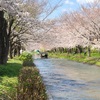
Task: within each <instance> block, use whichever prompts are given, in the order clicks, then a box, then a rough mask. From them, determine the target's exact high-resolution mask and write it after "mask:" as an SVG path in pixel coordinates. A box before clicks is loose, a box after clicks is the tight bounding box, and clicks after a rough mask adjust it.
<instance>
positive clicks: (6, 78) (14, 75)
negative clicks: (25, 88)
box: [0, 59, 22, 100]
mask: <svg viewBox="0 0 100 100" xmlns="http://www.w3.org/2000/svg"><path fill="white" fill-rule="evenodd" d="M21 68H22V62H21V61H19V60H15V59H12V60H11V59H10V60H9V61H8V63H7V64H6V65H0V100H1V98H4V96H9V95H13V94H14V93H15V92H16V86H17V84H18V75H19V71H20V69H21ZM2 96H3V97H2ZM7 98H8V97H7Z"/></svg>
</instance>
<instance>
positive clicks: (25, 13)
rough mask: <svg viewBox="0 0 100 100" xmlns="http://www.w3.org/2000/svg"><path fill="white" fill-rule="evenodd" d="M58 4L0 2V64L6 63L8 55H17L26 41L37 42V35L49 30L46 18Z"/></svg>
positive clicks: (43, 0)
mask: <svg viewBox="0 0 100 100" xmlns="http://www.w3.org/2000/svg"><path fill="white" fill-rule="evenodd" d="M60 2H61V0H60V1H59V2H58V3H57V4H56V5H54V6H51V4H50V2H49V1H47V0H0V64H5V63H7V59H8V54H9V55H10V58H13V56H15V55H16V54H17V55H19V54H20V50H21V49H22V48H25V47H24V46H25V44H27V42H28V41H30V40H32V41H36V42H38V37H39V36H40V35H39V34H40V33H44V32H47V31H48V30H49V29H50V28H49V27H48V28H47V27H46V25H47V24H45V20H46V18H47V17H48V16H49V15H50V14H51V13H52V12H53V11H54V10H55V9H56V8H57V7H58V5H59V4H60ZM42 37H43V36H42ZM32 41H31V42H32Z"/></svg>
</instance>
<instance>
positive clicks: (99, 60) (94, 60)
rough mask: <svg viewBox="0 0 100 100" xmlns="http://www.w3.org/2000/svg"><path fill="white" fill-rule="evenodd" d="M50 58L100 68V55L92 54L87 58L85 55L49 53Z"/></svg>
mask: <svg viewBox="0 0 100 100" xmlns="http://www.w3.org/2000/svg"><path fill="white" fill-rule="evenodd" d="M49 57H50V58H62V59H68V60H72V61H77V62H82V63H87V64H92V65H97V66H100V54H99V53H92V54H91V57H88V56H85V55H84V54H68V53H49Z"/></svg>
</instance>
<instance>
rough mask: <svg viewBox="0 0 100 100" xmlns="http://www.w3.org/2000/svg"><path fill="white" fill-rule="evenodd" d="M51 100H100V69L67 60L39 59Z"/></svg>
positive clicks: (38, 62)
mask: <svg viewBox="0 0 100 100" xmlns="http://www.w3.org/2000/svg"><path fill="white" fill-rule="evenodd" d="M35 64H36V65H37V67H38V68H39V70H40V73H41V75H42V77H43V80H44V83H45V85H46V88H47V91H48V94H49V96H50V100H100V68H99V67H96V66H93V65H87V64H82V63H77V62H72V61H67V60H65V59H37V60H35Z"/></svg>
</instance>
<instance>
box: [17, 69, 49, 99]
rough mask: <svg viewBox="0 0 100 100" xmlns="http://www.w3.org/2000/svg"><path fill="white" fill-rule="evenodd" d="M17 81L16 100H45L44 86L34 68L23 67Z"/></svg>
mask: <svg viewBox="0 0 100 100" xmlns="http://www.w3.org/2000/svg"><path fill="white" fill-rule="evenodd" d="M18 81H19V85H18V92H17V93H18V94H17V99H18V100H47V95H46V90H45V86H44V84H43V82H42V79H41V76H40V74H39V71H38V69H37V68H36V67H23V68H22V70H21V71H20V75H19V80H18Z"/></svg>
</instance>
